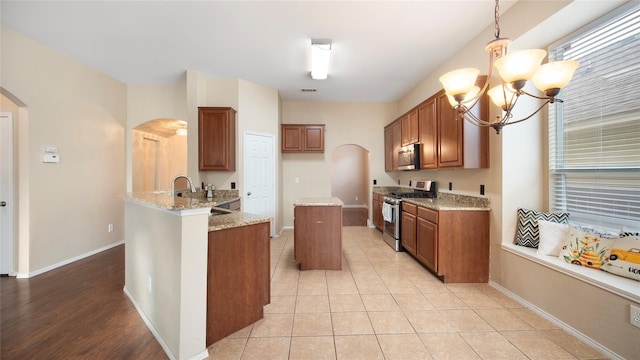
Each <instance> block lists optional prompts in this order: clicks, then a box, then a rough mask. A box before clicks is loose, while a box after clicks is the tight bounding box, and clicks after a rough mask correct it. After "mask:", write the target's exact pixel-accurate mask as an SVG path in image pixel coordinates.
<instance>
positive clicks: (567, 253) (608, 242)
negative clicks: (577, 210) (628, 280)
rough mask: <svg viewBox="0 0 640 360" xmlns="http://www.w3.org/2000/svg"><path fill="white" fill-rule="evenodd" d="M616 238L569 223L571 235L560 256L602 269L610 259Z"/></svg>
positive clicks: (577, 263) (578, 263) (565, 259)
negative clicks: (603, 235)
mask: <svg viewBox="0 0 640 360" xmlns="http://www.w3.org/2000/svg"><path fill="white" fill-rule="evenodd" d="M616 240H617V239H612V238H606V237H602V236H601V234H598V233H595V232H590V231H588V230H584V229H583V228H580V227H577V226H574V225H569V235H567V239H566V241H565V243H564V244H563V246H562V249H561V250H560V255H559V256H558V257H559V258H560V259H564V261H566V262H568V263H571V264H576V265H581V266H586V267H590V268H594V269H600V268H602V265H603V264H604V262H605V261H607V259H609V254H610V252H611V247H612V245H613V243H614V242H615V241H616Z"/></svg>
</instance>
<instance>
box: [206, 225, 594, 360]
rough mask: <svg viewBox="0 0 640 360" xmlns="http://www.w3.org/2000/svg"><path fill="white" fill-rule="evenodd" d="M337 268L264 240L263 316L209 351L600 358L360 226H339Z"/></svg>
mask: <svg viewBox="0 0 640 360" xmlns="http://www.w3.org/2000/svg"><path fill="white" fill-rule="evenodd" d="M343 254H344V257H343V259H344V260H343V270H342V271H317V270H313V271H299V270H298V267H297V265H296V263H295V261H294V258H293V231H291V230H286V231H284V232H283V234H282V235H281V236H280V237H278V238H273V239H272V240H271V273H272V280H271V304H269V305H267V306H266V307H265V309H264V310H265V315H264V319H262V320H260V321H258V322H256V323H255V324H253V325H251V326H249V327H247V328H245V329H242V330H240V331H238V332H236V333H235V334H232V335H230V336H228V337H227V338H225V339H222V340H220V341H219V342H217V343H215V344H213V345H212V346H211V347H210V348H209V359H216V360H226V359H261V360H266V359H268V360H271V359H308V360H321V359H339V360H342V359H345V360H357V359H366V360H372V359H387V360H389V359H403V360H404V359H455V360H464V359H509V360H511V359H545V360H548V359H605V357H604V356H603V355H601V354H600V353H598V352H597V351H596V350H594V349H592V348H591V347H589V346H587V345H586V344H584V343H582V342H581V341H580V340H578V339H577V338H575V337H573V336H571V335H570V334H568V333H567V332H565V331H564V330H562V329H560V328H558V327H556V326H555V325H553V324H552V323H551V322H549V321H547V320H546V319H544V318H542V317H540V316H538V315H536V314H535V313H533V312H532V311H530V310H528V309H526V308H524V307H523V306H521V305H520V304H519V303H517V302H515V301H514V300H512V299H510V298H509V297H507V296H505V295H504V294H502V293H500V292H499V291H497V290H496V289H494V288H492V287H491V286H489V285H487V284H446V285H445V284H443V283H442V282H441V281H440V280H438V279H437V278H436V277H435V276H433V275H432V274H431V273H429V272H428V271H427V270H425V269H424V268H423V267H422V266H421V265H420V264H418V263H417V262H416V261H415V260H414V259H413V258H412V257H411V256H410V255H408V254H406V253H396V252H394V251H393V250H392V249H391V248H390V247H389V246H388V245H386V244H385V243H384V242H383V241H382V235H381V233H380V232H379V231H377V230H375V229H369V228H366V227H344V228H343Z"/></svg>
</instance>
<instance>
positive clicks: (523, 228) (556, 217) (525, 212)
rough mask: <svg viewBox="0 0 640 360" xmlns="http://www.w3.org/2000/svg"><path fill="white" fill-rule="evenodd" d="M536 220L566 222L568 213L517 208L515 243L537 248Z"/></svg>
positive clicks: (538, 236)
mask: <svg viewBox="0 0 640 360" xmlns="http://www.w3.org/2000/svg"><path fill="white" fill-rule="evenodd" d="M538 220H545V221H551V222H555V223H561V224H567V223H568V222H569V213H548V212H542V211H536V210H529V209H518V229H517V230H516V238H515V243H516V245H521V246H527V247H532V248H537V247H538V243H539V242H540V230H539V229H538Z"/></svg>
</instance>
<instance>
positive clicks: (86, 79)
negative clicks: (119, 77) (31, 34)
mask: <svg viewBox="0 0 640 360" xmlns="http://www.w3.org/2000/svg"><path fill="white" fill-rule="evenodd" d="M1 36H2V44H1V46H2V59H1V60H2V69H1V76H2V87H3V88H5V89H6V90H7V91H9V92H11V93H12V94H13V95H15V97H16V98H18V99H19V100H20V101H22V102H23V103H24V104H26V109H27V111H28V127H27V128H26V129H24V133H21V134H20V135H19V137H20V140H21V142H26V144H28V145H27V146H26V147H25V148H22V147H21V148H20V152H19V154H18V156H19V158H20V160H19V161H20V162H21V163H22V162H23V161H26V162H28V165H27V167H28V173H27V172H24V173H23V172H21V173H20V179H18V181H19V182H21V183H22V182H23V180H24V182H25V183H27V184H28V189H27V190H26V191H27V193H26V194H23V193H22V192H21V197H20V200H21V201H23V200H24V199H25V198H28V204H27V206H28V209H29V212H28V215H27V216H28V218H29V224H30V225H29V229H28V231H29V238H28V241H29V253H28V263H29V264H28V266H27V267H26V268H23V267H20V272H21V273H23V275H26V274H25V273H34V272H38V271H39V270H42V269H46V268H49V267H51V266H53V265H55V264H58V263H61V262H65V261H68V260H69V259H72V258H75V257H77V256H82V255H84V254H87V253H90V252H92V251H95V250H97V249H101V248H104V247H108V246H111V245H113V244H115V243H118V242H120V241H122V240H123V235H124V233H123V223H124V213H123V206H122V200H121V199H120V197H119V196H120V194H122V193H123V192H124V190H125V151H124V149H125V144H124V132H125V128H126V86H125V85H124V84H122V83H120V82H118V81H115V80H113V79H111V78H109V77H107V76H105V75H103V74H101V73H99V72H97V71H95V70H93V69H90V68H88V67H86V66H84V65H82V64H80V63H78V62H77V61H75V60H73V59H70V58H68V57H66V56H64V55H62V54H60V53H58V52H55V51H53V50H51V49H49V48H47V47H45V46H44V45H42V44H40V43H37V42H35V41H33V40H31V39H30V38H27V37H26V36H24V35H22V34H19V33H17V32H15V31H13V30H11V29H9V28H7V27H5V26H2V34H1ZM16 118H17V119H19V121H22V120H23V119H25V117H23V116H16ZM25 121H26V120H25ZM22 126H23V125H22V124H20V125H19V127H20V129H21V130H22ZM23 136H24V137H23ZM45 145H50V146H57V147H58V155H59V157H60V163H58V164H44V163H42V156H43V153H44V148H43V147H44V146H45ZM23 175H24V176H23ZM23 215H24V214H21V217H24V216H23ZM108 224H114V231H113V232H111V233H109V232H107V225H108ZM23 230H24V229H20V231H21V232H24V231H23ZM21 241H22V240H21ZM14 248H16V247H15V246H14ZM25 255H26V254H23V253H20V258H22V257H23V256H25ZM14 265H15V264H14ZM18 266H20V265H18Z"/></svg>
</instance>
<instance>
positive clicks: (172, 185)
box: [171, 175, 196, 195]
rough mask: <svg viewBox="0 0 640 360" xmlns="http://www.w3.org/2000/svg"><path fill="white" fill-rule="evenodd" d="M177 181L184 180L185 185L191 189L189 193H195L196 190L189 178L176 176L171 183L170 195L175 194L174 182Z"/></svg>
mask: <svg viewBox="0 0 640 360" xmlns="http://www.w3.org/2000/svg"><path fill="white" fill-rule="evenodd" d="M178 179H186V180H187V183H189V187H191V192H192V193H194V192H196V188H195V187H193V182H191V178H189V177H188V176H187V175H176V177H174V178H173V180H172V181H171V195H175V193H176V180H178Z"/></svg>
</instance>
